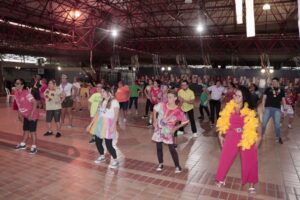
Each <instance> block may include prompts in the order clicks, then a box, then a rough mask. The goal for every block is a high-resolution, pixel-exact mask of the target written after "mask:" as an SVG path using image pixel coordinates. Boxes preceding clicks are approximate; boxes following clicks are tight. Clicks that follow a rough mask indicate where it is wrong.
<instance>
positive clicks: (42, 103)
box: [13, 75, 298, 193]
mask: <svg viewBox="0 0 300 200" xmlns="http://www.w3.org/2000/svg"><path fill="white" fill-rule="evenodd" d="M264 83H265V85H264V87H265V88H266V89H265V90H262V86H261V85H262V84H261V80H258V79H255V78H253V79H249V78H245V77H241V78H240V79H236V78H232V77H227V78H223V79H222V78H218V77H214V78H213V77H208V76H203V77H200V76H194V75H193V76H187V75H183V76H181V77H179V76H175V75H170V76H167V77H166V76H161V77H147V76H142V77H139V78H138V79H137V80H135V81H134V82H133V83H130V84H128V85H127V84H126V83H125V82H123V81H119V82H118V84H117V86H116V87H114V86H113V85H109V84H107V83H105V81H104V80H102V81H101V82H100V83H97V84H95V87H92V86H90V87H86V86H84V87H82V85H83V83H81V81H80V79H78V78H74V81H73V83H70V82H69V79H68V76H67V75H62V76H61V80H60V84H57V82H56V81H55V80H49V81H48V82H47V81H46V80H45V79H41V77H40V76H36V77H35V79H34V80H33V82H32V84H31V87H30V89H26V88H27V87H26V86H25V82H24V80H23V79H16V81H15V87H14V92H13V93H14V95H15V100H14V104H13V108H14V109H15V110H18V117H19V119H20V120H21V121H22V122H23V131H24V134H23V139H22V141H21V142H20V143H19V144H18V145H17V146H16V149H17V150H21V149H26V145H27V140H28V139H29V136H31V138H32V140H33V141H32V146H31V148H30V153H31V154H35V153H37V134H36V130H37V123H38V118H39V113H38V112H39V110H41V109H45V110H46V122H47V127H48V130H47V132H46V133H45V134H44V136H51V135H54V133H53V132H54V131H53V128H52V125H51V124H52V121H53V120H54V122H55V132H56V134H55V136H56V137H57V138H59V137H61V136H63V134H62V132H61V126H62V125H65V126H67V127H68V128H72V126H73V123H72V121H73V114H74V112H73V111H82V109H83V106H82V104H81V102H82V99H81V98H82V97H84V96H85V98H87V101H88V103H89V104H88V105H89V106H88V110H89V113H90V115H89V116H90V124H89V125H88V127H87V128H86V131H87V132H89V133H90V134H91V139H90V141H89V143H96V148H97V150H98V152H99V157H98V158H97V159H96V160H95V163H96V164H100V163H102V162H104V161H105V160H106V158H105V156H104V148H103V144H102V143H103V141H104V142H105V145H106V149H107V151H108V152H109V154H110V155H111V157H112V160H111V163H110V166H109V167H110V168H118V166H119V162H118V159H117V152H116V150H115V148H114V145H113V141H114V140H117V137H118V132H117V126H118V123H121V122H122V123H126V122H127V119H128V118H129V117H130V116H131V115H129V112H128V111H129V110H132V108H133V109H134V110H135V114H136V115H139V114H140V115H141V116H142V118H143V119H147V122H145V126H146V125H147V126H148V127H152V128H153V136H152V140H153V141H154V142H155V143H156V149H157V157H158V167H157V168H156V170H157V171H162V170H163V167H164V163H163V144H166V145H167V146H168V148H169V151H170V154H171V156H172V159H173V161H174V165H175V173H180V172H181V171H182V168H181V166H180V164H179V156H178V153H177V150H176V147H177V145H178V144H177V137H178V136H180V135H182V134H185V133H186V131H184V128H185V127H187V126H189V125H190V126H191V134H192V137H193V138H197V137H198V136H199V135H201V134H202V133H203V132H204V129H202V128H201V124H202V122H209V123H210V127H211V128H216V131H217V132H218V133H219V137H218V138H219V141H220V144H221V147H222V152H221V157H220V162H219V167H218V171H217V175H216V182H217V186H219V187H222V186H223V185H224V184H225V182H224V180H225V177H226V175H227V173H228V171H229V169H230V166H231V165H232V163H233V161H234V158H235V157H236V154H237V153H240V154H241V157H242V163H241V164H242V183H243V184H250V187H249V192H251V193H253V192H255V189H254V184H255V183H257V182H258V161H257V149H258V145H259V143H260V141H261V139H262V138H263V135H264V133H265V129H266V126H267V124H268V121H269V120H270V118H272V119H273V120H274V125H275V136H276V138H277V141H278V143H279V144H283V139H282V137H281V128H280V127H281V122H282V119H283V118H284V117H286V116H287V117H288V119H289V120H288V128H292V121H293V117H294V113H295V104H296V101H297V97H298V94H297V92H296V90H295V88H296V87H297V83H292V82H288V83H287V82H283V81H282V80H280V79H278V78H273V79H271V80H269V81H268V80H267V81H265V82H264ZM140 98H145V110H144V113H139V111H140V110H141V109H140V110H139V109H138V106H140V105H141V104H140V103H139V99H140ZM196 104H198V105H196ZM259 105H261V108H262V113H263V114H262V116H261V117H260V116H259V115H258V114H257V107H258V106H259ZM197 107H199V117H198V119H199V120H196V119H197V118H196V119H195V115H197V114H196V113H198V111H197V110H196V108H197ZM72 110H73V111H72ZM131 113H132V112H131ZM65 119H67V121H66V120H65ZM197 123H199V125H200V126H198V129H197V126H196V124H197ZM188 124H189V125H188ZM199 127H200V130H199Z"/></svg>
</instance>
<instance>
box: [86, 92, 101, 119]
mask: <svg viewBox="0 0 300 200" xmlns="http://www.w3.org/2000/svg"><path fill="white" fill-rule="evenodd" d="M101 101H102V96H101V94H100V93H98V92H97V93H94V94H93V95H92V96H91V97H90V98H89V102H90V103H91V109H90V116H91V117H94V116H95V115H96V113H97V110H98V106H99V104H100V103H101Z"/></svg>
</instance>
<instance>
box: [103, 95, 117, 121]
mask: <svg viewBox="0 0 300 200" xmlns="http://www.w3.org/2000/svg"><path fill="white" fill-rule="evenodd" d="M106 103H107V101H104V102H103V103H102V105H101V106H100V108H99V109H100V112H99V115H100V117H104V118H110V119H113V118H114V117H115V110H114V109H115V108H120V105H119V102H118V101H117V100H116V99H113V100H112V102H111V106H110V108H109V109H105V108H106Z"/></svg>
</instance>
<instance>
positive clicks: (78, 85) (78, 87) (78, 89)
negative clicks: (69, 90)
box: [73, 82, 80, 96]
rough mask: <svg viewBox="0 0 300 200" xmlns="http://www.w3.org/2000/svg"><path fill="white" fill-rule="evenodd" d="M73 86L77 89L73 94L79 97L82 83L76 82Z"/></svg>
mask: <svg viewBox="0 0 300 200" xmlns="http://www.w3.org/2000/svg"><path fill="white" fill-rule="evenodd" d="M73 86H74V87H75V88H76V90H74V91H73V94H74V93H75V92H76V94H74V95H75V96H79V94H80V93H79V91H80V83H79V82H74V83H73Z"/></svg>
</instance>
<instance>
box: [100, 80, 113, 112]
mask: <svg viewBox="0 0 300 200" xmlns="http://www.w3.org/2000/svg"><path fill="white" fill-rule="evenodd" d="M102 89H103V90H104V91H105V92H107V93H108V94H109V95H110V97H109V99H108V101H107V104H106V107H105V109H110V107H111V102H112V100H114V99H115V98H114V96H113V95H112V91H111V88H110V87H108V86H105V87H103V88H102ZM103 102H104V101H102V102H101V106H102V105H103Z"/></svg>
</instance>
